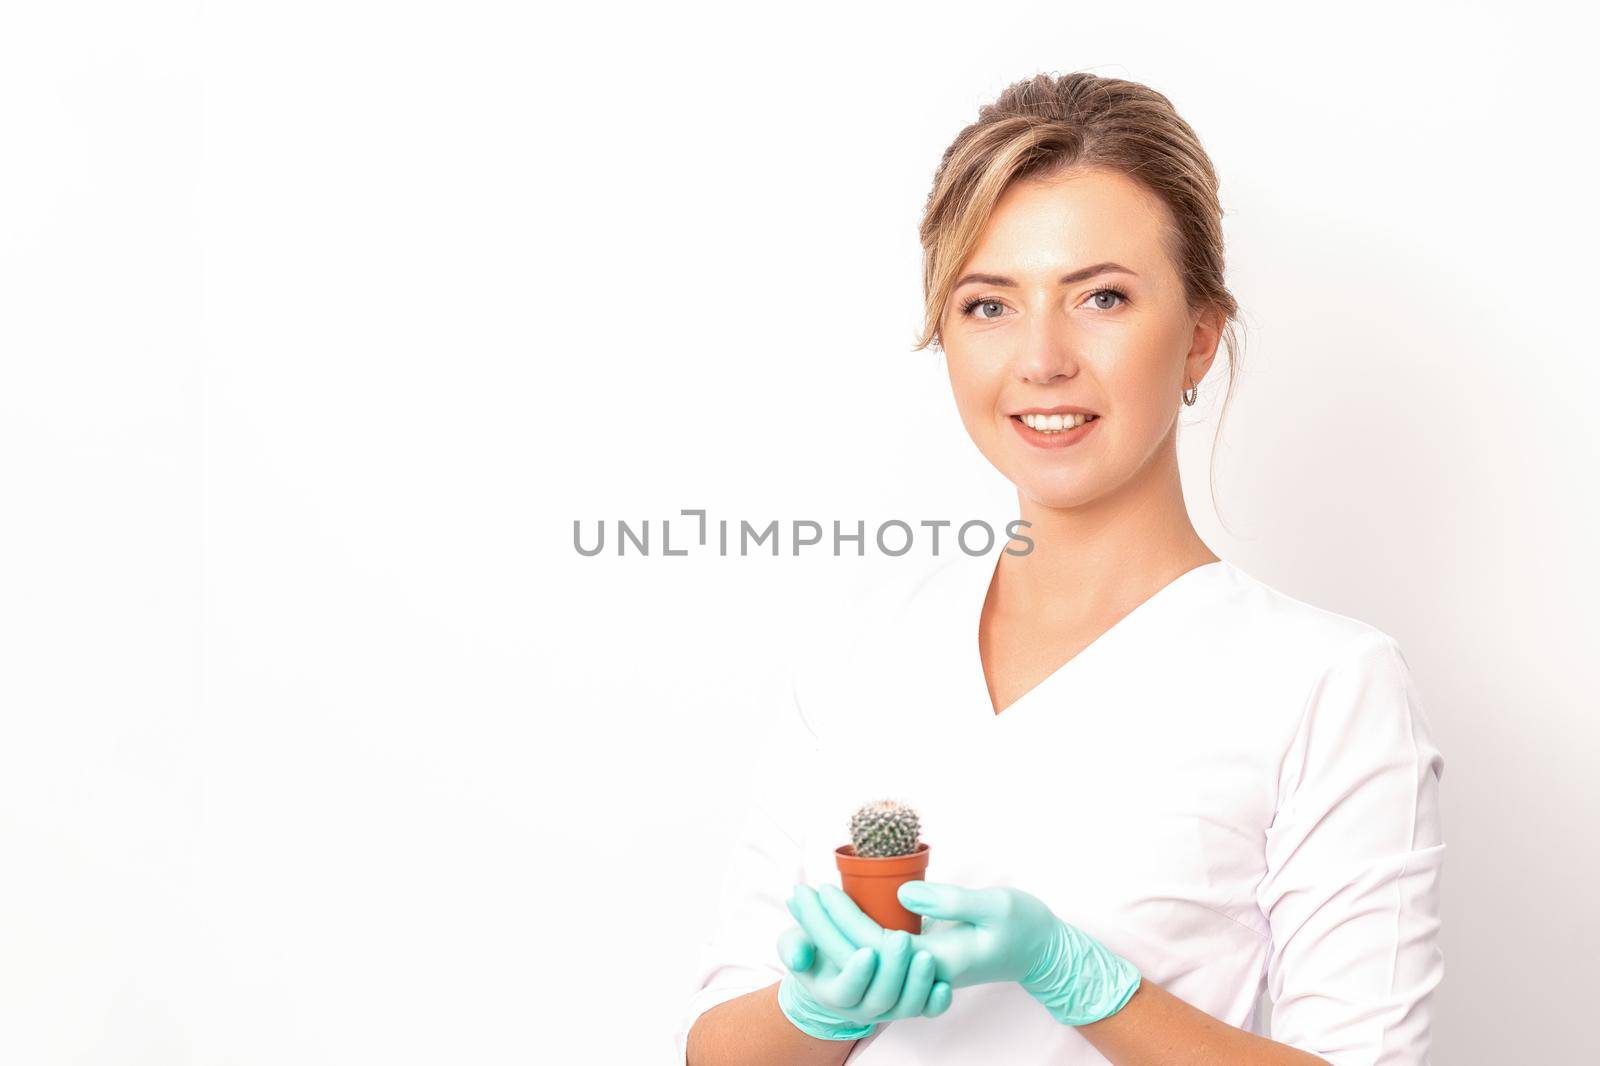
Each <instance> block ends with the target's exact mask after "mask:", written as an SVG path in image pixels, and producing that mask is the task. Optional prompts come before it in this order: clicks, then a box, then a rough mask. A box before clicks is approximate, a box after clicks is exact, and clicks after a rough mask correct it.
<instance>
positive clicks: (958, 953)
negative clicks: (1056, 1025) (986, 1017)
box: [899, 881, 1140, 1025]
mask: <svg viewBox="0 0 1600 1066" xmlns="http://www.w3.org/2000/svg"><path fill="white" fill-rule="evenodd" d="M899 897H900V902H901V904H902V905H903V906H904V907H905V908H906V909H907V910H910V911H914V912H916V913H917V914H921V915H922V916H923V917H924V918H935V919H945V920H948V921H951V922H953V923H954V924H953V925H939V926H936V927H934V928H932V929H929V928H928V927H927V925H926V924H925V925H924V931H923V933H922V935H921V936H919V937H913V938H912V939H913V940H914V941H915V942H916V947H917V948H918V949H919V950H927V951H930V952H932V953H933V956H934V959H935V960H936V961H937V962H938V964H939V976H940V977H942V978H944V979H945V980H948V981H949V982H950V987H951V988H960V987H962V986H965V985H974V984H984V983H987V982H990V981H1016V982H1018V983H1019V984H1021V985H1022V987H1023V989H1024V990H1025V991H1026V992H1027V993H1028V994H1029V995H1030V996H1032V997H1033V998H1034V999H1036V1000H1038V1001H1039V1002H1040V1003H1042V1004H1044V1008H1045V1010H1047V1011H1049V1012H1050V1015H1051V1017H1053V1018H1055V1020H1056V1021H1058V1022H1060V1023H1061V1024H1063V1025H1087V1024H1089V1023H1090V1022H1097V1021H1099V1020H1101V1019H1102V1018H1106V1017H1109V1016H1110V1015H1113V1014H1115V1013H1116V1012H1117V1011H1119V1010H1121V1009H1122V1008H1123V1007H1124V1006H1126V1005H1127V1002H1128V1000H1129V999H1131V998H1133V994H1134V992H1136V991H1138V988H1139V981H1140V976H1139V971H1138V969H1136V968H1135V967H1134V965H1133V964H1132V963H1131V962H1129V961H1128V960H1127V959H1124V958H1123V957H1122V956H1120V955H1118V954H1116V953H1115V952H1113V951H1111V950H1110V949H1109V948H1107V947H1106V946H1105V945H1104V944H1101V943H1100V942H1099V941H1098V940H1095V939H1094V938H1093V937H1091V936H1090V935H1089V934H1087V933H1085V932H1084V931H1083V930H1081V929H1079V928H1077V927H1076V926H1074V925H1071V924H1069V923H1067V922H1064V921H1062V920H1061V919H1060V918H1058V917H1056V915H1055V913H1054V912H1052V911H1051V910H1050V908H1049V907H1048V906H1046V905H1045V903H1044V901H1043V900H1041V899H1039V898H1038V897H1037V896H1032V895H1029V894H1028V893H1026V892H1023V891H1021V890H1019V889H1015V888H1007V887H995V888H979V889H969V888H962V887H960V886H959V885H945V884H935V883H932V882H928V881H908V882H906V883H905V884H903V885H901V886H900V890H899Z"/></svg>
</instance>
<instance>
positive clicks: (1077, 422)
mask: <svg viewBox="0 0 1600 1066" xmlns="http://www.w3.org/2000/svg"><path fill="white" fill-rule="evenodd" d="M1017 417H1018V418H1020V419H1022V422H1023V424H1024V425H1026V426H1027V427H1028V428H1029V429H1035V430H1038V431H1039V432H1040V433H1065V432H1066V431H1067V430H1069V429H1076V428H1077V427H1078V426H1081V425H1083V424H1084V423H1085V422H1093V421H1094V420H1095V419H1097V418H1099V417H1100V416H1099V415H1085V414H1070V415H1018V416H1017Z"/></svg>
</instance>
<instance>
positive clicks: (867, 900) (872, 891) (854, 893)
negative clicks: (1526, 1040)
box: [833, 844, 928, 933]
mask: <svg viewBox="0 0 1600 1066" xmlns="http://www.w3.org/2000/svg"><path fill="white" fill-rule="evenodd" d="M833 860H834V862H835V863H837V864H838V866H839V880H840V881H841V882H842V884H841V886H840V887H842V888H843V889H844V893H845V895H847V896H849V897H850V898H851V899H853V900H855V902H856V906H858V907H860V908H861V910H862V912H863V913H865V914H866V916H867V917H868V918H871V919H872V920H873V921H875V922H877V923H878V924H879V925H881V926H883V927H884V928H885V929H904V930H905V931H906V932H908V933H920V932H922V915H920V914H918V913H917V912H915V911H908V910H906V909H905V908H904V907H902V906H901V905H900V897H899V896H898V895H896V893H897V892H898V891H899V890H900V886H901V885H903V884H905V883H906V882H907V881H922V880H925V875H926V874H927V872H928V845H927V844H918V845H917V850H916V851H913V852H912V853H911V854H909V855H891V856H889V857H888V858H885V859H868V858H863V857H862V856H860V855H857V854H856V849H855V846H854V845H853V844H844V845H842V846H840V847H837V848H834V849H833Z"/></svg>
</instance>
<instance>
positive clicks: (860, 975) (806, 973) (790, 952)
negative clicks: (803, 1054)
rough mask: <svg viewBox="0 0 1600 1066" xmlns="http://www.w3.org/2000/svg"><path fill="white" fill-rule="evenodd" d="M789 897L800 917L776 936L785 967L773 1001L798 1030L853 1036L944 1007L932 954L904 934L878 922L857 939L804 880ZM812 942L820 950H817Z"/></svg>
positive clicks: (945, 996) (946, 994)
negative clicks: (867, 938)
mask: <svg viewBox="0 0 1600 1066" xmlns="http://www.w3.org/2000/svg"><path fill="white" fill-rule="evenodd" d="M824 888H825V889H826V888H833V891H835V892H838V893H839V894H840V895H841V896H843V895H844V893H843V891H841V890H840V889H838V888H836V887H834V886H824ZM788 905H789V912H790V913H791V914H793V915H794V916H795V918H796V920H797V921H799V922H801V925H799V926H793V927H791V928H789V929H787V930H785V931H784V934H783V935H782V936H781V937H780V938H779V940H778V957H779V958H780V959H781V960H782V961H783V964H784V966H786V967H787V968H788V971H789V972H788V973H786V974H785V975H784V977H783V979H782V980H781V981H780V982H779V983H778V1006H779V1008H780V1009H781V1010H782V1011H783V1013H784V1016H785V1017H786V1018H788V1019H789V1021H790V1022H791V1023H792V1024H793V1025H794V1026H795V1028H797V1029H799V1030H800V1031H801V1032H803V1033H805V1034H807V1035H808V1036H813V1037H816V1038H817V1039H819V1040H859V1039H860V1038H861V1037H864V1036H867V1035H869V1034H870V1033H871V1032H872V1030H873V1029H874V1028H875V1027H876V1026H878V1025H879V1024H881V1023H883V1022H890V1021H895V1020H897V1019H900V1018H915V1017H918V1016H919V1015H920V1016H925V1017H933V1016H935V1015H938V1014H942V1013H944V1011H946V1010H948V1009H949V1007H950V986H949V985H948V984H947V983H945V982H942V981H937V980H936V974H935V972H934V970H935V967H934V960H933V956H932V955H931V954H929V953H928V952H926V951H915V950H913V948H912V946H911V934H909V933H905V932H902V931H900V930H889V931H885V930H884V929H883V928H882V927H878V934H879V935H878V936H877V937H876V938H875V939H874V941H873V942H872V943H871V944H866V945H861V946H856V945H853V944H850V943H849V942H848V940H847V939H846V938H845V937H844V936H843V934H841V933H840V932H839V931H838V930H837V929H836V928H834V927H833V926H832V924H831V922H829V921H828V919H827V916H826V912H825V911H824V909H823V907H822V905H821V903H820V902H819V900H818V897H817V893H816V892H815V891H814V890H812V889H811V888H810V886H808V885H796V886H795V892H794V895H793V896H791V897H790V899H789V904H788ZM863 917H865V915H863ZM874 924H876V923H874ZM813 928H814V929H815V930H816V938H815V939H813V935H812V934H811V933H810V932H809V931H808V930H809V929H813ZM819 942H820V943H822V944H825V945H826V947H827V950H818V944H819Z"/></svg>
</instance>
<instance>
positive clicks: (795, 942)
mask: <svg viewBox="0 0 1600 1066" xmlns="http://www.w3.org/2000/svg"><path fill="white" fill-rule="evenodd" d="M816 949H817V946H816V945H815V944H814V943H812V941H811V937H810V936H808V935H807V934H806V931H805V930H804V929H802V928H800V927H799V926H798V925H791V926H790V927H789V928H787V929H785V930H784V931H783V935H782V936H780V937H779V938H778V958H779V960H780V961H782V963H783V964H784V965H785V966H787V967H788V968H789V969H791V970H793V971H794V972H795V973H805V972H807V971H808V970H810V969H811V964H812V963H813V962H816V961H817V950H816Z"/></svg>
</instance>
